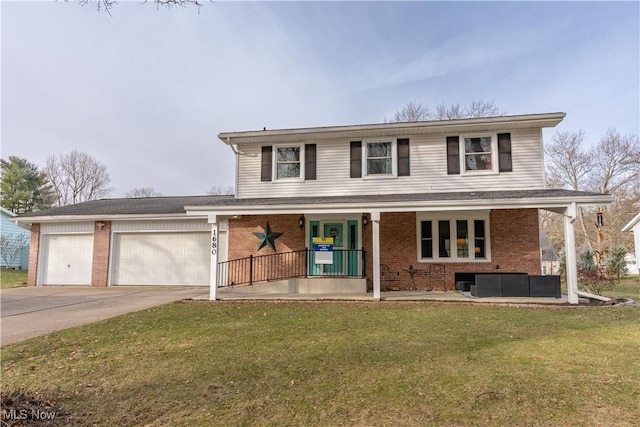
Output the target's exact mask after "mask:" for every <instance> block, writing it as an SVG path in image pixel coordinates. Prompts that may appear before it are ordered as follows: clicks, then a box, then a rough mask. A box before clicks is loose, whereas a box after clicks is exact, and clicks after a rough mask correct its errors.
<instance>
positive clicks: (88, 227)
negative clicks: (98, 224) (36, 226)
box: [40, 222, 93, 234]
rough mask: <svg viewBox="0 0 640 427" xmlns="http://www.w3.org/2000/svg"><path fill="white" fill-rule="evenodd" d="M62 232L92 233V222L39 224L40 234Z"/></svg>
mask: <svg viewBox="0 0 640 427" xmlns="http://www.w3.org/2000/svg"><path fill="white" fill-rule="evenodd" d="M64 233H93V222H60V223H56V224H48V223H43V224H41V225H40V234H64Z"/></svg>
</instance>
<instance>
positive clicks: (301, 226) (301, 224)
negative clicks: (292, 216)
mask: <svg viewBox="0 0 640 427" xmlns="http://www.w3.org/2000/svg"><path fill="white" fill-rule="evenodd" d="M298 227H300V230H302V229H303V228H304V214H302V215H300V218H298Z"/></svg>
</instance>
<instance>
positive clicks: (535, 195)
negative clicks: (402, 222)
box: [185, 189, 613, 215]
mask: <svg viewBox="0 0 640 427" xmlns="http://www.w3.org/2000/svg"><path fill="white" fill-rule="evenodd" d="M612 201H613V196H611V195H608V194H601V193H591V192H584V191H571V190H554V189H541V190H519V191H475V192H448V193H412V194H374V195H351V196H319V197H277V198H251V199H248V198H247V199H241V198H240V199H239V198H229V199H223V200H218V201H216V202H217V203H215V204H201V205H188V206H185V210H186V211H187V215H202V214H203V213H207V214H218V215H249V214H285V213H358V212H371V211H379V212H408V211H446V210H479V209H514V208H515V209H518V208H520V209H524V208H539V209H547V210H550V211H557V212H561V211H562V210H564V208H566V207H567V205H569V204H571V203H576V204H578V205H607V204H609V203H611V202H612Z"/></svg>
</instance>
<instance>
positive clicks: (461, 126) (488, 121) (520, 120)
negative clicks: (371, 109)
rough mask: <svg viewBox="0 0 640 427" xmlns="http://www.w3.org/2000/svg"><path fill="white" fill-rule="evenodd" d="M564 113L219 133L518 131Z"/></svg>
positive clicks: (271, 136) (266, 136) (291, 137)
mask: <svg viewBox="0 0 640 427" xmlns="http://www.w3.org/2000/svg"><path fill="white" fill-rule="evenodd" d="M565 115H566V114H565V113H544V114H526V115H512V116H497V117H483V118H471V119H455V120H431V121H420V122H397V123H376V124H362V125H348V126H327V127H310V128H296V129H269V130H266V129H264V130H257V131H242V132H222V133H220V134H218V138H220V139H221V140H222V141H223V142H224V143H225V144H242V143H251V142H261V143H275V142H290V141H299V140H300V139H304V138H313V140H314V141H318V142H319V141H322V140H323V139H335V138H374V137H388V136H398V135H402V136H412V135H425V134H433V133H445V132H456V133H462V132H479V131H488V130H497V129H500V130H504V131H507V130H515V129H527V128H543V127H554V126H556V125H557V124H558V123H560V122H561V121H562V120H563V119H564V117H565Z"/></svg>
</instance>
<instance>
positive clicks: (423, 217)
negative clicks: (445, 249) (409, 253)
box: [416, 210, 491, 263]
mask: <svg viewBox="0 0 640 427" xmlns="http://www.w3.org/2000/svg"><path fill="white" fill-rule="evenodd" d="M490 214H491V211H488V210H487V211H453V212H443V213H436V212H417V214H416V258H417V260H416V261H417V262H419V263H430V262H439V263H488V262H491V232H490V230H491V222H490V219H489V218H490ZM475 220H481V221H484V234H485V236H484V241H485V257H484V258H475V257H472V256H471V251H469V255H470V256H469V257H467V258H463V257H458V250H457V249H458V247H457V243H456V238H453V237H452V238H451V239H450V246H449V250H450V253H451V256H450V257H442V258H441V257H440V253H439V250H438V236H439V230H438V221H449V232H450V236H456V224H457V221H467V231H468V232H469V238H468V242H469V244H471V242H473V241H474V240H475V229H474V221H475ZM422 221H431V241H432V253H433V257H431V258H422V228H421V227H422Z"/></svg>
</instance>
